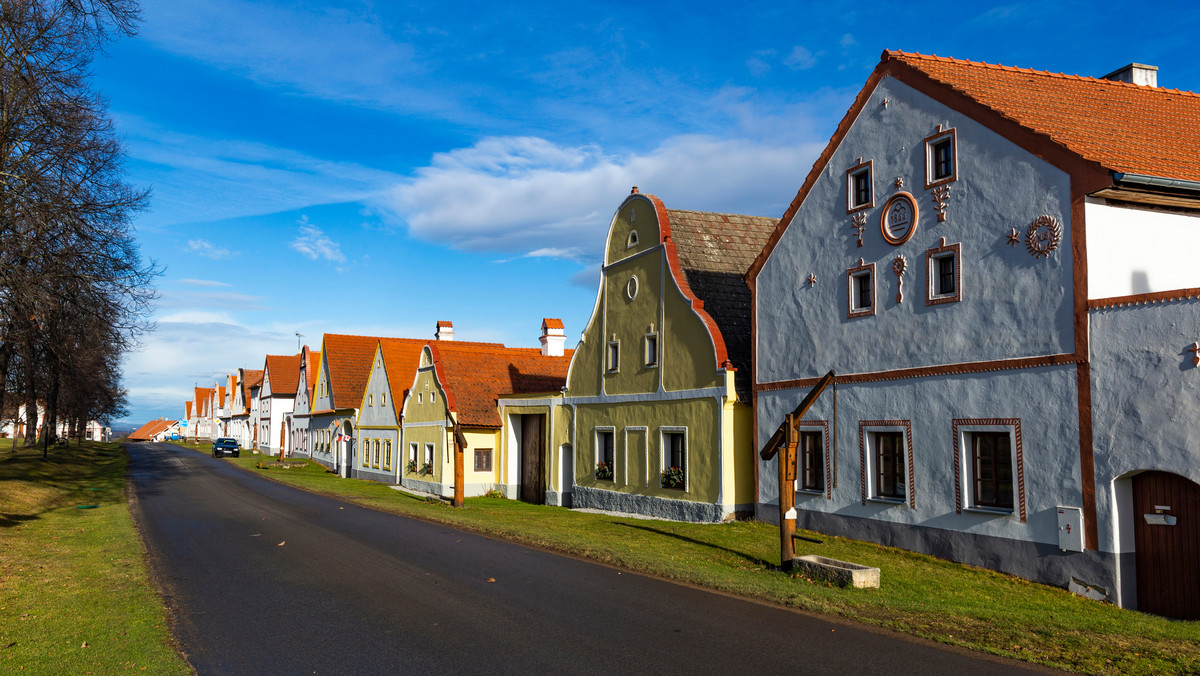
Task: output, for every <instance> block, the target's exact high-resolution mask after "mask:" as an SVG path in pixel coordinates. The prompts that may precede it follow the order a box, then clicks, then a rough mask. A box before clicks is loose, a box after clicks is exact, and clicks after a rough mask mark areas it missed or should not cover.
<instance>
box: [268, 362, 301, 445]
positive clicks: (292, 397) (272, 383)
mask: <svg viewBox="0 0 1200 676" xmlns="http://www.w3.org/2000/svg"><path fill="white" fill-rule="evenodd" d="M299 376H300V355H299V354H294V355H271V354H269V355H267V357H266V361H265V362H264V363H263V380H262V386H261V387H260V388H259V395H258V449H259V450H260V451H263V452H264V453H269V454H271V455H276V454H278V453H279V451H280V449H284V448H287V429H288V428H287V427H286V426H285V425H284V418H285V417H287V416H288V415H290V414H291V412H292V407H293V406H294V405H295V401H296V379H297V378H299Z"/></svg>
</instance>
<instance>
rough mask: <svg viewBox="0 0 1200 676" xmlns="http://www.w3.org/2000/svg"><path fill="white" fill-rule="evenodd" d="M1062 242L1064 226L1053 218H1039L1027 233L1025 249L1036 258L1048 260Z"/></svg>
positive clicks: (1030, 225) (1047, 216) (1031, 224)
mask: <svg viewBox="0 0 1200 676" xmlns="http://www.w3.org/2000/svg"><path fill="white" fill-rule="evenodd" d="M1061 242H1062V224H1061V223H1059V222H1058V219H1057V218H1055V217H1053V216H1049V215H1046V214H1042V215H1041V216H1038V217H1037V218H1035V219H1033V222H1032V223H1030V224H1029V229H1028V230H1026V231H1025V248H1027V249H1029V253H1030V254H1032V255H1033V257H1034V258H1048V257H1049V256H1050V253H1051V252H1052V251H1054V250H1055V249H1057V248H1058V245H1059V244H1060V243H1061Z"/></svg>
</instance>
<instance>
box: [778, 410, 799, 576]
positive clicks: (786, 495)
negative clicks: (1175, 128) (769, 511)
mask: <svg viewBox="0 0 1200 676" xmlns="http://www.w3.org/2000/svg"><path fill="white" fill-rule="evenodd" d="M786 425H787V432H786V435H787V438H786V440H785V441H784V443H783V446H782V447H781V448H780V449H779V457H778V461H779V462H778V465H779V567H780V569H781V570H783V571H785V572H790V571H791V570H792V561H793V560H795V558H796V543H795V540H794V539H793V536H794V535H795V534H796V511H795V507H796V490H795V485H796V446H797V443H796V436H797V435H796V420H795V417H794V416H793V415H792V414H790V413H789V414H788V417H787V423H786Z"/></svg>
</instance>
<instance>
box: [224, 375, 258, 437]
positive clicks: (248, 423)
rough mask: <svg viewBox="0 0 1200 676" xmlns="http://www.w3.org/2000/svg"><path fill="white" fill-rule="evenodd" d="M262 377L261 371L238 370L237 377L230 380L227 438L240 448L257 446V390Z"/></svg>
mask: <svg viewBox="0 0 1200 676" xmlns="http://www.w3.org/2000/svg"><path fill="white" fill-rule="evenodd" d="M262 377H263V372H262V371H259V370H257V369H245V368H240V369H238V371H237V375H235V376H232V377H231V378H230V383H231V389H230V393H231V396H230V399H231V408H230V412H229V421H230V423H229V432H228V436H231V437H233V438H234V439H237V441H238V445H239V446H241V447H242V448H246V449H254V448H257V446H258V439H257V434H258V424H257V423H258V421H257V417H258V390H259V388H260V387H262Z"/></svg>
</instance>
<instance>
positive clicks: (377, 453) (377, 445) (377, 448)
mask: <svg viewBox="0 0 1200 676" xmlns="http://www.w3.org/2000/svg"><path fill="white" fill-rule="evenodd" d="M372 464H374V465H375V467H376V468H377V469H378V468H379V440H378V439H376V440H375V462H374V463H372Z"/></svg>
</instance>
